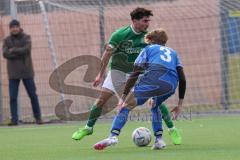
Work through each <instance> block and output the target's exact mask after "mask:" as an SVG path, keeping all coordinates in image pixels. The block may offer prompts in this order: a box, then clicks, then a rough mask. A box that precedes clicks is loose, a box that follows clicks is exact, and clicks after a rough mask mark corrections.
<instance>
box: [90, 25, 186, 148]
mask: <svg viewBox="0 0 240 160" xmlns="http://www.w3.org/2000/svg"><path fill="white" fill-rule="evenodd" d="M167 40H168V36H167V34H166V32H165V31H164V30H163V29H156V30H154V31H152V32H150V33H148V34H147V35H146V36H145V41H146V42H147V43H148V44H149V45H148V46H146V47H145V48H144V49H143V50H142V52H141V53H140V54H139V56H138V57H137V59H136V60H135V63H134V70H133V73H132V74H131V75H130V77H129V79H128V80H127V83H126V85H125V89H124V92H123V94H122V96H121V99H120V101H119V104H118V107H119V113H118V115H117V116H116V117H115V119H114V121H113V124H112V129H111V134H110V136H109V137H108V138H106V139H104V140H102V141H100V142H98V143H96V144H95V145H94V148H95V149H97V150H102V149H104V148H105V147H108V146H112V145H114V144H116V143H118V138H117V136H118V135H119V134H120V131H121V129H122V127H123V126H124V125H125V123H126V121H127V118H128V114H129V111H130V110H132V109H133V108H135V107H136V106H138V105H142V104H144V103H145V102H146V101H147V100H148V99H150V98H153V100H154V105H153V108H152V109H151V110H156V111H154V112H152V113H154V114H155V115H153V119H152V120H153V123H152V127H153V131H154V135H155V136H156V139H155V143H154V145H153V146H152V149H162V148H164V147H165V146H166V144H165V142H164V141H163V139H162V134H159V133H157V132H159V131H160V132H161V131H162V124H161V123H159V122H161V112H159V108H158V107H157V106H159V105H161V104H162V103H163V102H164V101H165V100H166V99H168V98H169V97H170V96H171V95H173V94H174V93H175V90H176V88H177V86H178V84H179V101H178V105H177V106H176V107H175V108H173V110H172V112H173V113H174V118H175V119H177V117H178V116H179V114H180V112H181V108H182V103H183V99H184V95H185V90H186V80H185V74H184V71H183V66H182V64H181V61H180V59H179V57H178V55H177V52H176V51H175V50H173V49H171V48H169V47H166V46H165V44H166V42H167ZM141 73H143V76H142V77H141V78H140V80H139V82H138V83H137V84H136V85H135V86H134V84H135V83H136V81H137V79H138V76H139V75H140V74H141ZM133 86H134V88H133V91H131V89H132V87H133Z"/></svg>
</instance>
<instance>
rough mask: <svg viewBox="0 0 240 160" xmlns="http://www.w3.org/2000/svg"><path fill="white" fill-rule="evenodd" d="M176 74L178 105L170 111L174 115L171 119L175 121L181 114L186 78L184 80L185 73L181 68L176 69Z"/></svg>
mask: <svg viewBox="0 0 240 160" xmlns="http://www.w3.org/2000/svg"><path fill="white" fill-rule="evenodd" d="M177 73H178V78H179V86H178V96H179V100H178V105H177V106H176V107H175V108H173V110H172V111H171V112H174V113H175V114H174V117H173V119H177V117H178V116H179V114H180V112H181V109H182V104H183V99H184V96H185V91H186V78H185V73H184V70H183V67H182V66H178V67H177Z"/></svg>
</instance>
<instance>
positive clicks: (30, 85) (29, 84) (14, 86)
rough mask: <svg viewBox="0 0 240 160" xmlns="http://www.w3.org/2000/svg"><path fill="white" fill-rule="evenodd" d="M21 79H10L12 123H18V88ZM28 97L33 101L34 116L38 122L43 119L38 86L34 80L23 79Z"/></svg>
mask: <svg viewBox="0 0 240 160" xmlns="http://www.w3.org/2000/svg"><path fill="white" fill-rule="evenodd" d="M20 80H21V79H9V96H10V111H11V118H12V119H11V120H12V122H16V123H17V122H18V104H17V97H18V88H19V83H20ZM22 81H23V84H24V87H25V89H26V91H27V94H28V96H29V97H30V99H31V104H32V110H33V115H34V118H35V119H36V120H40V119H41V110H40V106H39V101H38V96H37V94H36V86H35V83H34V80H33V78H29V79H22Z"/></svg>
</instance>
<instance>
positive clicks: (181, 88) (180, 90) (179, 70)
mask: <svg viewBox="0 0 240 160" xmlns="http://www.w3.org/2000/svg"><path fill="white" fill-rule="evenodd" d="M177 73H178V77H179V88H178V96H179V103H178V104H179V105H182V102H183V99H184V96H185V91H186V77H185V74H184V71H183V67H180V66H179V67H177Z"/></svg>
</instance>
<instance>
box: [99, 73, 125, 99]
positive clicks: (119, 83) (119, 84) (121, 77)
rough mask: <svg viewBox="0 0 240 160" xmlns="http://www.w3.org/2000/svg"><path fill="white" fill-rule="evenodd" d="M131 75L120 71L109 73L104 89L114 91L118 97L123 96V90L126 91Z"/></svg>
mask: <svg viewBox="0 0 240 160" xmlns="http://www.w3.org/2000/svg"><path fill="white" fill-rule="evenodd" d="M128 77H129V74H127V73H124V72H122V71H119V70H110V71H108V74H107V77H106V78H105V80H104V82H103V85H102V87H103V88H106V89H109V90H111V91H113V92H114V93H115V94H116V95H117V96H119V94H121V92H120V91H121V90H123V89H124V87H125V84H126V82H127V79H128Z"/></svg>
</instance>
